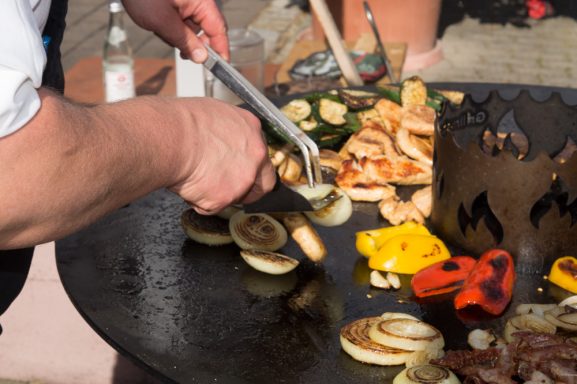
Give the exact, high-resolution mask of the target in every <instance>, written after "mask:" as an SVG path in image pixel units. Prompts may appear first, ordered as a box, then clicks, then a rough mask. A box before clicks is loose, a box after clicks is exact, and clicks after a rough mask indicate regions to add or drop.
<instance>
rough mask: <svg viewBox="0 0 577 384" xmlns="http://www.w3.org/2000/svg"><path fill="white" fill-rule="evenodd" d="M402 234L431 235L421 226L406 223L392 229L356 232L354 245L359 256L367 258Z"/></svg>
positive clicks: (409, 222) (410, 222) (412, 222)
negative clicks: (392, 238) (391, 239)
mask: <svg viewBox="0 0 577 384" xmlns="http://www.w3.org/2000/svg"><path fill="white" fill-rule="evenodd" d="M402 234H407V235H408V234H412V235H430V234H431V233H430V232H429V230H428V229H427V227H425V226H424V225H423V224H418V223H415V222H414V221H407V222H406V223H403V224H401V225H395V226H393V227H384V228H379V229H371V230H368V231H360V232H357V233H356V243H355V245H356V247H357V251H358V252H359V253H360V254H361V255H363V256H364V257H367V258H369V257H371V256H372V255H374V254H376V253H377V252H378V250H379V249H380V248H381V247H382V246H383V244H385V243H386V242H387V240H389V239H390V238H391V237H393V236H397V235H402Z"/></svg>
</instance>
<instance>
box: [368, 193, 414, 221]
mask: <svg viewBox="0 0 577 384" xmlns="http://www.w3.org/2000/svg"><path fill="white" fill-rule="evenodd" d="M395 197H396V199H395V198H388V199H385V200H382V201H381V202H379V212H380V213H381V215H382V216H383V217H384V218H385V219H387V220H388V221H389V223H391V224H392V225H399V224H402V223H404V222H406V221H414V222H417V223H421V224H422V223H424V222H425V218H424V217H423V215H422V214H421V212H419V210H418V209H417V207H416V206H415V204H414V203H413V202H412V201H400V200H399V198H398V197H397V196H395Z"/></svg>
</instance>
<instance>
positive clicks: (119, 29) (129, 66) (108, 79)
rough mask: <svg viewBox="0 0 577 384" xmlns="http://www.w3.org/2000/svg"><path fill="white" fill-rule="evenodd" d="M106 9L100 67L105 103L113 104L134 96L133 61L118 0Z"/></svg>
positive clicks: (112, 0) (122, 9)
mask: <svg viewBox="0 0 577 384" xmlns="http://www.w3.org/2000/svg"><path fill="white" fill-rule="evenodd" d="M108 9H109V11H110V19H109V23H108V32H107V33H106V39H105V41H104V52H103V56H102V65H103V72H104V90H105V96H106V102H114V101H119V100H125V99H130V98H132V97H134V96H135V87H134V60H133V58H132V49H131V48H130V44H129V43H128V36H127V34H126V29H125V28H124V20H123V18H124V8H123V7H122V4H121V3H120V0H111V1H110V3H109V6H108Z"/></svg>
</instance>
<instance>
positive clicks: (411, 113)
mask: <svg viewBox="0 0 577 384" xmlns="http://www.w3.org/2000/svg"><path fill="white" fill-rule="evenodd" d="M436 118H437V113H436V112H435V110H434V109H433V108H431V107H429V106H426V105H406V106H403V108H402V112H401V120H400V127H401V128H404V129H406V130H408V131H409V132H411V133H412V134H415V135H422V136H432V135H433V134H434V133H435V119H436Z"/></svg>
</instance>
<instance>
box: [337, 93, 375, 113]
mask: <svg viewBox="0 0 577 384" xmlns="http://www.w3.org/2000/svg"><path fill="white" fill-rule="evenodd" d="M338 92H339V93H338V94H339V97H340V98H341V101H342V102H343V103H345V104H346V106H347V107H349V108H350V109H352V110H360V109H367V108H370V107H372V106H374V105H375V104H376V102H377V101H379V99H380V98H381V97H382V96H379V94H377V93H373V92H366V91H359V90H354V89H339V91H338Z"/></svg>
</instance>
